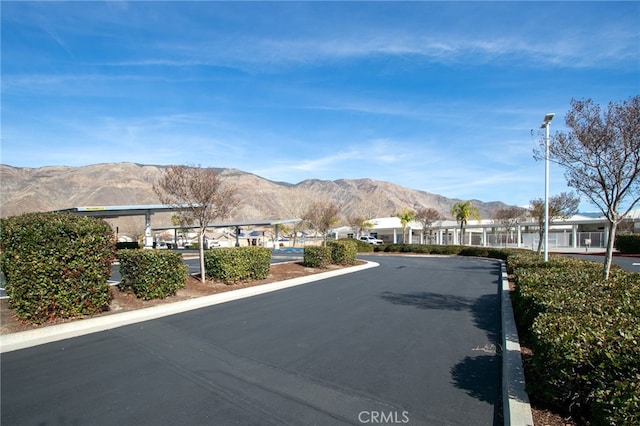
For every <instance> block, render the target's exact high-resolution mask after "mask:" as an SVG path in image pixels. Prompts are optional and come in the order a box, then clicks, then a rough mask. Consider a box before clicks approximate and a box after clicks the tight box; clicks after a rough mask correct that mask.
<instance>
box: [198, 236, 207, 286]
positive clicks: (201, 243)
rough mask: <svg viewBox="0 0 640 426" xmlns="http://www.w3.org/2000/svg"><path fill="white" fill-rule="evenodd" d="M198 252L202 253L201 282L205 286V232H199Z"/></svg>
mask: <svg viewBox="0 0 640 426" xmlns="http://www.w3.org/2000/svg"><path fill="white" fill-rule="evenodd" d="M198 250H199V252H200V281H201V282H202V283H203V284H204V282H205V280H206V271H205V269H204V231H200V232H198Z"/></svg>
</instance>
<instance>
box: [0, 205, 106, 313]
mask: <svg viewBox="0 0 640 426" xmlns="http://www.w3.org/2000/svg"><path fill="white" fill-rule="evenodd" d="M0 244H1V247H2V255H1V256H0V267H1V268H2V271H3V273H4V276H5V278H6V284H5V286H6V291H7V294H8V295H9V297H10V298H11V301H10V303H11V307H12V308H13V310H14V312H15V313H16V315H17V316H18V317H19V318H21V319H23V320H26V321H29V322H31V323H34V324H41V323H43V322H45V321H48V320H54V319H58V318H73V317H80V316H83V315H91V314H95V313H98V312H101V311H103V310H106V309H108V306H109V302H110V301H111V292H110V290H109V284H108V282H107V280H108V279H109V276H110V275H111V263H112V261H113V259H114V256H115V239H114V235H113V232H112V230H111V227H110V226H109V224H108V223H106V222H105V221H103V220H100V219H95V218H91V217H80V216H72V215H69V214H62V213H29V214H24V215H21V216H13V217H9V218H4V219H1V220H0Z"/></svg>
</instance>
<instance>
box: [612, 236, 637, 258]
mask: <svg viewBox="0 0 640 426" xmlns="http://www.w3.org/2000/svg"><path fill="white" fill-rule="evenodd" d="M615 247H616V249H618V251H619V252H620V253H622V254H640V234H624V235H616V241H615Z"/></svg>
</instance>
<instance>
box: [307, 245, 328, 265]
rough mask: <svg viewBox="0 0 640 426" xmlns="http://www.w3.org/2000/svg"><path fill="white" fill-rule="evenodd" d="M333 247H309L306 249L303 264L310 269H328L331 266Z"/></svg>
mask: <svg viewBox="0 0 640 426" xmlns="http://www.w3.org/2000/svg"><path fill="white" fill-rule="evenodd" d="M331 262H332V256H331V247H325V246H308V247H305V248H304V255H303V260H302V264H303V265H304V266H306V267H308V268H326V267H327V266H329V265H331Z"/></svg>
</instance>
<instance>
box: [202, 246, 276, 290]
mask: <svg viewBox="0 0 640 426" xmlns="http://www.w3.org/2000/svg"><path fill="white" fill-rule="evenodd" d="M204 261H205V269H206V270H207V275H208V276H209V277H211V278H213V279H216V280H220V281H224V282H226V283H235V282H239V281H245V280H251V279H253V280H261V279H265V278H267V277H268V276H269V270H270V266H271V250H270V249H268V248H265V247H222V248H217V249H214V250H207V251H206V252H205V254H204Z"/></svg>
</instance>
